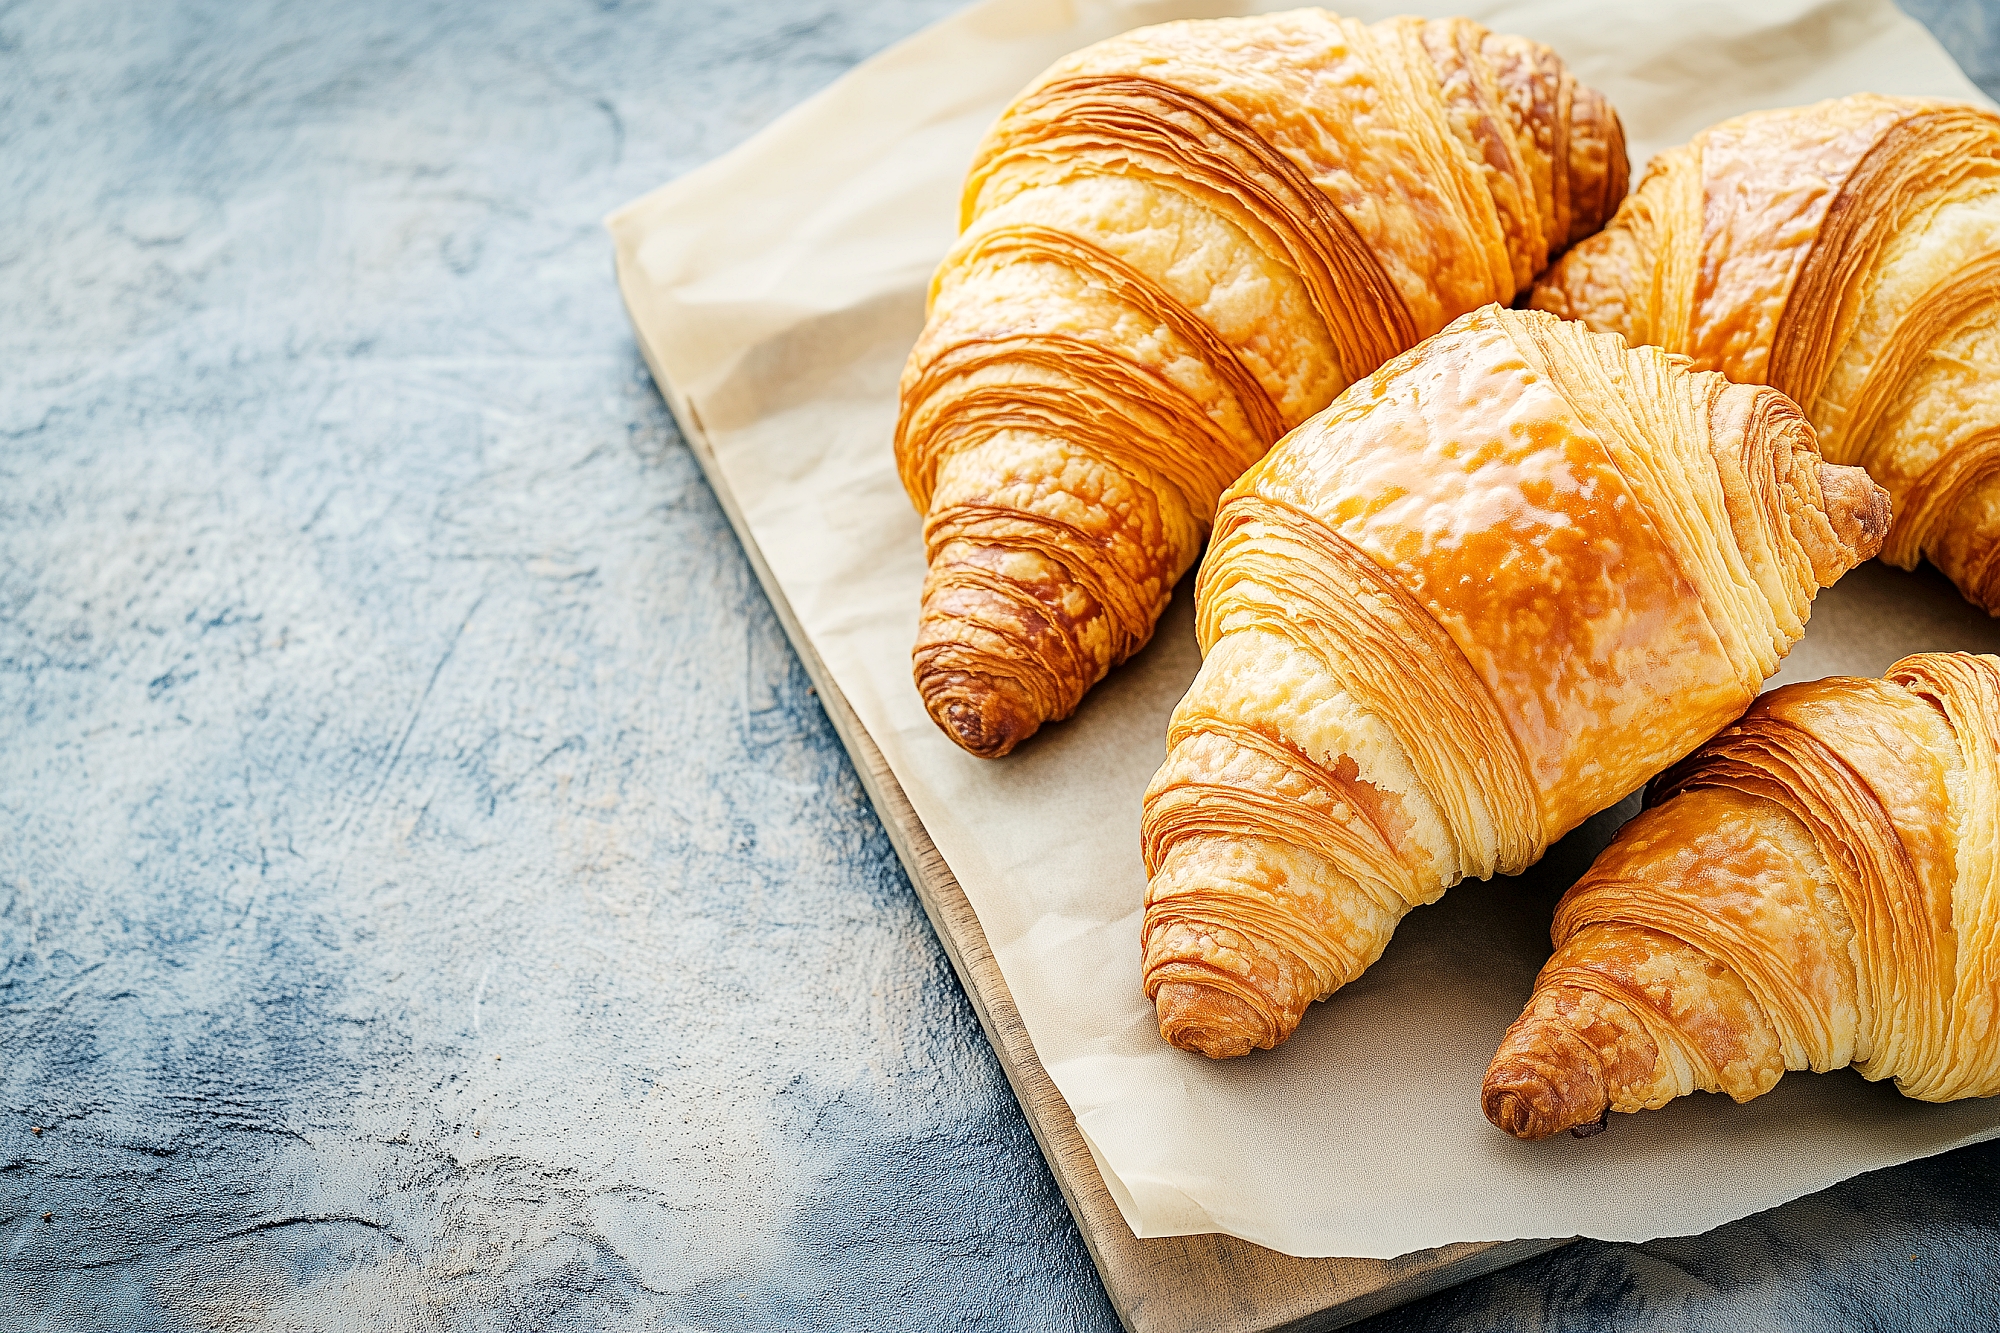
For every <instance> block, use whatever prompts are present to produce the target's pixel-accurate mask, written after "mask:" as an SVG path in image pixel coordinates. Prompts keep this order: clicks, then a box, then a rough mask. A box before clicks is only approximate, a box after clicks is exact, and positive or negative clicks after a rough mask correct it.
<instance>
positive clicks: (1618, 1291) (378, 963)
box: [0, 0, 2000, 1330]
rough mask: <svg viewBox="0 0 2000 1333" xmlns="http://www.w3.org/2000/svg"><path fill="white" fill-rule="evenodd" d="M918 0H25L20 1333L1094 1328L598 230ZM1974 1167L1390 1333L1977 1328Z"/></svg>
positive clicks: (1, 617)
mask: <svg viewBox="0 0 2000 1333" xmlns="http://www.w3.org/2000/svg"><path fill="white" fill-rule="evenodd" d="M952 3H953V0H896V2H895V3H879V2H878V3H868V4H863V3H858V2H857V0H841V2H835V0H821V3H816V4H815V3H796V4H787V5H785V6H782V7H780V6H776V5H772V6H754V5H746V6H732V5H728V4H723V3H711V4H707V5H702V4H696V3H663V4H657V5H643V4H633V5H619V4H617V3H610V2H607V3H602V4H597V5H590V4H582V3H555V2H554V0H524V2H522V3H505V4H491V5H486V6H482V7H480V8H479V9H477V10H476V11H475V10H471V9H465V8H461V7H455V6H449V5H443V4H426V3H421V2H420V0H393V3H392V2H389V0H369V2H368V3H353V4H346V5H341V6H306V5H249V4H231V3H215V4H194V3H169V4H157V5H145V6H140V5H131V4H121V3H114V2H111V0H101V2H100V0H83V2H80V3H70V4H61V5H32V6H30V5H14V6H11V7H7V6H0V172H4V189H0V310H4V311H5V312H6V316H7V318H6V319H5V321H4V323H0V357H4V361H0V365H4V370H0V756H4V761H0V811H4V814H5V825H4V828H5V833H6V836H5V837H4V839H0V969H4V970H0V1001H4V1004H5V1007H6V1008H5V1014H6V1016H5V1019H4V1023H3V1025H0V1255H4V1262H0V1327H5V1328H65V1329H67V1328H79V1327H103V1328H116V1329H141V1328H148V1329H152V1328H159V1329H198V1328H199V1329H207V1328H218V1329H239V1328H240V1329H287V1328H311V1329H319V1328H339V1327H349V1326H352V1327H368V1328H399V1329H475V1328H477V1329H488V1328H523V1329H526V1328H541V1327H556V1328H591V1327H616V1328H649V1329H680V1328H699V1329H736V1328H746V1329H778V1328H791V1327H800V1326H811V1327H824V1328H854V1329H877V1328H951V1327H965V1328H980V1329H994V1328H1017V1327H1018V1328H1023V1329H1077V1330H1105V1329H1111V1328H1113V1327H1115V1319H1114V1317H1113V1315H1112V1313H1111V1311H1110V1308H1109V1306H1108V1304H1107V1303H1106V1302H1105V1300H1104V1296H1103V1293H1102V1291H1101V1289H1100V1288H1099V1287H1098V1285H1097V1282H1096V1278H1095V1275H1094V1273H1093V1272H1092V1270H1091V1267H1090V1263H1089V1260H1088V1257H1087V1256H1086V1255H1085V1253H1084V1251H1083V1247H1082V1245H1081V1243H1080V1241H1079V1239H1078V1237H1077V1235H1076V1232H1075V1230H1074V1228H1073V1226H1072V1225H1071V1223H1070V1221H1069V1218H1068V1216H1067V1214H1066V1213H1065V1212H1064V1210H1063V1207H1062V1204H1061V1200H1060V1199H1059V1197H1058V1196H1057V1194H1056V1191H1055V1189H1054V1187H1053V1185H1052V1183H1051V1181H1050V1179H1049V1176H1048V1173H1047V1170H1046V1168H1045V1167H1044V1166H1043V1164H1042V1161H1041V1159H1040V1157H1039V1155H1038V1154H1037V1152H1036V1149H1035V1146H1034V1143H1033V1141H1032V1139H1031V1138H1030V1137H1029V1135H1028V1133H1027V1130H1026V1128H1025V1125H1024V1124H1023V1122H1022V1119H1021V1117H1020V1114H1019V1112H1018V1110H1017V1108H1016V1107H1015V1106H1014V1103H1013V1100H1012V1098H1011V1095H1010V1094H1009V1092H1008V1090H1007V1087H1006V1084H1005V1081H1004V1080H1003V1079H1002V1077H1001V1075H1000V1071H999V1069H998V1067H997V1065H996V1064H995V1062H994V1060H993V1057H992V1055H991V1053H990V1051H989V1050H988V1049H987V1047H986V1044H985V1042H984V1040H983V1039H982V1038H981V1036H980V1033H979V1030H978V1027H977V1024H976V1022H975V1021H974V1019H973V1017H972V1014H971V1011H970V1009H969V1007H968V1006H967V1004H966V1002H965V1000H964V998H963V996H962V995H961V994H960V992H959V990H958V988H957V985H956V983H955V982H954V981H953V979H952V978H951V975H950V972H949V968H948V966H947V965H946V963H945V961H944V958H943V955H942V953H941V952H940V950H939V948H938V946H937V944H936V941H935V940H934V939H933V937H932V936H931V934H930V931H929V928H928V927H927V926H926V925H925V923H924V921H923V918H922V914H921V912H920V910H919V909H918V906H917V904H916V901H915V899H914V897H913V896H912V894H911V892H910V890H909V887H908V885H907V884H906V882H905V880H904V878H903V876H902V873H901V871H900V870H899V868H898V867H897V865H896V863H895V859H894V857H893V855H892V853H891V851H890V849H889V845H888V842H887V840H886V839H885V838H884V836H883V834H882V832H881V829H880V827H879V825H878V824H877V823H876V821H875V819H874V817H873V815H872V814H871V813H870V811H869V809H868V806H867V803H866V801H865V799H864V797H863V796H862V793H861V791H860V788H859V785H858V784H857V782H856V781H855V778H854V774H853V772H852V770H851V768H850V767H849V765H848V763H847V761H846V759H845V757H844V755H843V754H842V752H841V750H840V747H839V745H838V743H837V741H836V740H835V738H834V736H833V733H832V731H831V729H830V728H829V727H828V725H827V723H826V720H825V718H824V716H823V715H822V714H821V712H820V710H819V707H818V705H817V704H816V702H815V701H814V700H813V699H812V697H811V693H810V690H809V688H808V684H807V681H806V679H805V677H804V675H803V673H802V672H801V670H800V669H799V666H798V664H797V662H796V660H795V659H794V657H793V656H792V654H791V652H790V651H789V649H788V648H787V647H786V645H785V643H784V640H783V636H782V635H781V633H780V632H779V629H778V627H777V624H776V622H775V620H774V619H773V617H772V615H771V613H770V611H769V608H768V607H767V606H766V604H765V602H764V600H763V598H762V596H761V594H760V593H759V591H758V590H757V587H756V584H755V581H754V579H753V578H752V577H751V575H750V572H749V569H748V567H747V565H746V564H745V562H744V559H743V556H742V553H741V552H740V550H739V549H738V548H737V546H736V543H735V541H734V539H733V537H732V536H731V535H730V533H729V530H728V527H727V525H726V524H725V523H724V521H723V519H722V516H721V513H720V511H719V510H718V509H717V507H716V505H715V502H714V499H713V497H712V496H711V495H710V493H709V492H708V490H707V488H706V487H705V486H704V484H703V483H702V481H701V478H700V476H699V473H698V472H697V470H696V468H695V466H694V464H693V461H692V459H691V458H690V457H689V455H688V453H687V452H686V450H685V448H684V447H683V446H682V445H681V443H680V442H679V440H678V438H677V437H676V435H675V432H674V429H673V426H672V424H671V422H670V421H669V419H668V417H667V415H666V413H665V411H664V409H663V408H662V406H661V404H660V402H659V399H658V397H657V396H656V394H655V393H654V391H653V389H652V387H651V385H650V384H649V383H648V381H647V379H646V376H645V373H644V370H643V368H642V366H641V364H640V362H639V359H638V356H637V354H636V352H635V351H634V349H633V346H632V343H631V339H630V335H629V333H628V331H627V328H626V325H625V322H624V318H623V315H622V314H621V312H620V309H619V306H618V302H617V298H616V294H615V291H614V289H613V286H612V283H611V279H610V262H609V245H608V241H607V240H606V238H605V236H604V235H603V233H602V231H601V230H600V228H599V224H598V220H599V218H600V217H601V215H602V214H603V213H604V212H605V211H607V210H608V209H610V208H611V207H613V206H615V205H617V204H619V203H622V202H624V201H625V200H627V199H629V198H631V197H632V196H634V195H636V194H638V193H640V192H641V191H643V190H645V189H647V188H649V187H651V186H653V185H655V184H657V183H659V182H660V181H662V180H666V179H668V178H670V177H672V176H674V175H677V174H679V173H680V172H682V171H684V170H686V169H687V168H689V167H691V166H693V165H695V164H697V163H698V162H700V161H702V160H705V159H706V158H708V157H711V156H713V155H714V154H716V153H718V152H720V151H722V150H724V149H726V148H727V147H729V146H730V145H731V144H733V143H735V142H737V141H738V140H740V139H741V138H743V137H744V136H745V135H746V134H748V133H749V132H750V131H752V130H753V129H754V128H755V127H756V126H757V125H759V124H762V123H763V122H765V121H767V120H768V119H770V118H771V117H772V116H773V115H775V114H776V113H777V112H778V111H780V110H782V109H783V108H784V107H786V106H788V105H790V104H792V103H793V102H796V101H797V100H799V99H800V98H801V97H803V96H805V95H806V94H808V93H809V92H811V91H813V90H814V89H815V88H817V87H819V86H820V85H822V84H824V83H825V82H827V81H828V80H829V79H831V78H832V77H834V76H835V75H836V74H837V73H839V72H840V71H841V70H843V69H845V68H846V67H848V66H849V65H851V64H852V63H853V62H854V61H856V60H858V59H860V58H861V57H863V56H865V55H867V54H869V53H870V52H872V51H875V50H877V49H879V48H880V47H882V46H884V45H886V44H887V43H888V42H890V41H891V40H893V39H895V38H897V37H899V36H901V35H903V34H904V33H906V32H908V31H911V30H913V29H914V28H915V27H917V26H918V25H919V24H921V23H922V22H924V21H926V20H928V19H929V18H931V17H934V16H936V15H938V14H940V13H942V12H944V11H945V10H946V9H948V8H949V7H951V4H952ZM1927 17H1929V18H1931V19H1932V21H1933V23H1934V26H1936V27H1937V28H1938V30H1939V31H1940V32H1951V33H1956V34H1957V36H1956V37H1955V38H1952V39H1951V40H1952V41H1953V45H1954V49H1955V50H1956V51H1957V53H1958V54H1959V56H1960V59H1961V60H1962V61H1963V62H1964V63H1965V64H1966V65H1967V66H1968V68H1970V69H1972V70H1973V71H1974V72H1975V73H1984V74H1988V75H1989V76H1990V75H1991V72H1992V71H1993V70H1994V69H1995V68H1996V67H2000V33H1996V25H1995V20H1994V18H1993V14H1992V11H1991V9H1990V8H1987V9H1982V8H1978V7H1973V6H1961V7H1959V8H1957V9H1952V8H1950V7H1947V6H1940V7H1939V14H1938V15H1935V16H1934V15H1927ZM1953 25H1956V26H1955V27H1954V26H1953ZM37 1127H39V1128H40V1129H41V1131H42V1132H40V1133H39V1134H37V1133H35V1132H34V1131H35V1129H36V1128H37ZM1996 1177H2000V1149H1995V1148H1985V1149H1975V1150H1971V1151H1968V1152H1962V1153H1958V1154H1954V1155H1952V1156H1950V1157H1948V1158H1944V1159H1939V1160H1938V1161H1934V1162H1928V1163H1919V1164H1916V1165H1913V1166H1910V1167H1907V1168H1903V1169H1901V1170H1898V1171H1892V1172H1885V1173H1882V1174H1880V1175H1877V1176H1874V1177H1870V1178H1867V1179H1864V1180H1861V1181H1857V1182H1852V1183H1850V1184H1849V1185H1846V1186H1843V1187H1841V1188H1839V1189H1836V1190H1833V1191H1830V1192H1829V1193H1828V1194H1826V1195H1822V1196H1819V1197H1818V1198H1816V1199H1813V1200H1807V1201H1802V1202H1801V1203H1800V1204H1797V1205H1793V1206H1792V1207H1790V1208H1786V1209H1781V1210H1779V1211H1778V1212H1776V1213H1774V1214H1770V1215H1767V1216H1765V1217H1761V1218H1757V1219H1752V1220H1751V1221H1748V1222H1745V1223H1742V1224H1739V1225H1737V1226H1735V1227H1730V1228H1725V1229H1724V1230H1722V1231H1720V1232H1717V1233H1714V1234H1713V1235H1711V1236H1708V1237H1703V1238H1699V1239H1695V1240H1687V1241H1673V1242H1659V1243H1656V1244H1653V1245H1646V1246H1637V1247H1630V1246H1609V1245H1579V1246H1575V1247H1572V1248H1570V1249H1568V1250H1565V1251H1563V1252H1561V1253H1559V1254H1557V1255H1554V1256H1551V1257H1549V1258H1546V1259H1544V1260H1541V1261H1538V1262H1536V1263H1532V1264H1529V1265H1524V1266H1522V1267H1519V1268H1516V1269H1513V1270H1510V1271H1508V1272H1505V1273H1501V1274H1498V1275H1495V1276H1493V1277H1491V1278H1488V1279H1485V1280H1483V1281H1480V1282H1477V1283H1474V1284H1471V1285H1470V1286H1467V1287H1464V1288H1460V1289H1458V1290H1457V1291H1454V1292H1450V1293H1446V1294H1444V1295H1442V1296H1440V1297H1436V1298H1433V1299H1432V1300H1430V1301H1428V1302H1425V1303H1422V1304H1419V1305H1417V1306H1413V1307H1410V1308H1408V1309H1406V1310H1404V1311H1400V1312H1397V1313H1395V1314H1393V1315H1391V1316H1388V1317H1386V1318H1384V1319H1383V1320H1381V1321H1379V1322H1378V1323H1377V1324H1376V1325H1374V1327H1376V1328H1377V1329H1379V1330H1388V1329H1396V1330H1415V1329H1489V1328H1491V1329H1498V1328H1523V1329H1571V1328H1576V1329H1582V1328H1591V1329H1608V1328H1632V1329H1639V1328H1646V1329H1654V1328H1659V1329H1680V1328H1702V1329H1710V1328H1713V1329H1734V1328H1740V1327H1746V1326H1757V1327H1767V1328H1776V1327H1790V1328H1828V1329H1833V1328H1855V1327H1899V1328H1901V1327H1909V1328H1919V1327H1933V1328H1945V1327H1972V1326H1976V1325H1980V1324H1984V1323H1987V1322H1989V1320H1990V1318H1991V1311H1990V1308H1988V1306H1987V1304H1986V1302H1987V1299H1988V1297H1990V1293H1991V1292H1992V1291H1993V1290H1994V1289H1995V1287H1996V1284H2000V1243H1996V1237H1995V1226H1996V1223H1995V1219H1994V1216H1993V1211H1992V1207H1991V1200H1992V1198H1993V1197H1994V1194H1995V1186H1996V1184H2000V1179H1996Z"/></svg>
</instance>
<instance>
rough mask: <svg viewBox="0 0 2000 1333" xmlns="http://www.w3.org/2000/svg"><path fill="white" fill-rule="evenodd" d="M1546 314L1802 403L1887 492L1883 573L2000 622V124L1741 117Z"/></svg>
mask: <svg viewBox="0 0 2000 1333" xmlns="http://www.w3.org/2000/svg"><path fill="white" fill-rule="evenodd" d="M1532 303H1533V304H1534V305H1535V306H1536V307H1537V308H1539V309H1543V310H1549V311H1553V312H1554V313H1556V314H1558V315H1562V316H1563V317H1565V318H1568V319H1580V320H1582V321H1584V322H1585V323H1587V324H1589V325H1590V326H1591V327H1592V328H1595V329H1601V330H1604V331H1607V332H1612V333H1618V334H1622V335H1623V336H1624V337H1625V338H1627V339H1628V340H1630V341H1632V342H1635V343H1640V342H1644V343H1653V344H1656V345H1658V346H1661V347H1665V348H1667V349H1668V350H1669V351H1674V352H1680V353H1683V354H1685V355H1687V356H1689V357H1691V358H1692V359H1693V360H1694V363H1695V365H1696V366H1697V367H1699V368H1701V369H1704V370H1719V371H1722V372H1723V373H1724V374H1726V375H1728V376H1729V377H1730V378H1731V379H1735V380H1743V381H1748V382H1753V383H1764V384H1770V385H1773V386H1775V387H1777V388H1779V389H1781V390H1783V391H1784V392H1785V393H1787V394H1789V395H1791V396H1792V397H1793V398H1794V399H1796V400H1797V401H1798V402H1799V403H1800V405H1801V406H1803V407H1804V408H1805V409H1806V415H1807V416H1808V417H1809V418H1810V419H1811V420H1812V422H1813V424H1814V426H1815V427H1816V428H1817V429H1818V431H1819V434H1820V445H1821V448H1822V449H1823V450H1824V452H1825V454H1826V457H1827V459H1828V460H1829V461H1832V462H1839V463H1853V464H1859V465H1860V466H1863V467H1865V468H1867V469H1868V472H1869V474H1870V475H1871V476H1872V477H1873V478H1874V479H1875V480H1876V481H1878V482H1880V483H1881V484H1882V485H1883V486H1884V487H1886V488H1887V489H1888V491H1889V493H1890V495H1891V497H1892V498H1893V500H1894V503H1895V509H1896V524H1895V527H1894V529H1893V530H1892V531H1891V532H1890V534H1889V540H1888V543H1887V544H1886V545H1885V546H1884V548H1883V551H1882V556H1883V558H1884V559H1885V560H1888V561H1890V562H1892V563H1894V564H1897V565H1900V566H1902V567H1903V568H1906V569H1909V568H1914V567H1915V566H1916V563H1917V561H1918V559H1919V558H1921V557H1923V556H1929V557H1930V559H1931V560H1932V562H1933V563H1935V564H1936V565H1937V566H1938V567H1939V568H1940V569H1942V570H1943V571H1944V572H1945V573H1946V574H1947V575H1948V576H1950V578H1951V580H1952V581H1953V582H1954V583H1956V584H1957V585H1958V588H1959V590H1960V591H1961V592H1963V593H1964V594H1965V595H1966V597H1968V598H1969V599H1971V600H1972V601H1974V602H1976V603H1978V604H1979V605H1981V606H1983V607H1985V608H1986V609H1987V610H1988V611H1989V612H1995V613H2000V116H1996V115H1994V114H1993V113H1992V112H1989V111H1985V110H1982V109H1980V108H1977V107H1972V106H1967V105H1963V104H1961V103H1956V102H1942V101H1932V100H1925V99H1919V98H1897V97H1878V96H1874V95H1872V94H1864V95H1860V96H1855V97H1846V98H1841V99H1839V100H1837V101H1830V102H1821V103H1818V104H1816V105H1814V106H1808V107H1797V108H1793V109H1790V110H1784V111H1765V112H1758V113H1756V114H1754V115H1748V116H1742V117H1739V118H1737V119H1735V120H1729V121H1724V122H1723V123H1722V124H1719V125H1716V126H1714V127H1712V128H1710V129H1708V130H1705V131H1703V132H1702V133H1701V134H1699V135H1697V136H1696V137H1695V139H1694V140H1693V141H1692V142H1691V143H1689V144H1688V145H1686V146H1685V147H1683V148H1677V149H1674V150H1672V151H1670V152H1667V153H1663V154H1661V155H1660V156H1659V157H1657V158H1655V159H1654V161H1653V163H1652V165H1651V166H1650V167H1649V168H1648V170H1647V173H1646V177H1645V179H1644V180H1643V181H1641V182H1640V185H1639V188H1638V190H1637V191H1635V192H1634V193H1633V195H1632V197H1631V198H1630V199H1628V200H1626V202H1625V204H1624V206H1623V207H1622V208H1621V209H1620V210H1619V212H1618V216H1617V217H1616V218H1614V219H1613V220H1612V222H1611V224H1610V225H1609V226H1608V227H1606V228H1605V230H1604V231H1602V232H1601V233H1599V234H1598V235H1597V236H1595V237H1592V238H1591V239H1590V240H1588V241H1586V242H1585V243H1583V244H1581V245H1579V246H1577V247H1576V249H1574V250H1572V251H1571V252H1570V253H1569V254H1568V255H1567V256H1565V257H1564V259H1563V260H1562V262H1561V263H1560V264H1558V265H1556V267H1555V268H1553V269H1551V270H1550V272H1549V273H1548V275H1547V276H1546V277H1544V278H1543V279H1542V281H1541V282H1540V283H1538V284H1537V285H1536V287H1535V291H1534V297H1533V302H1532Z"/></svg>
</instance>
